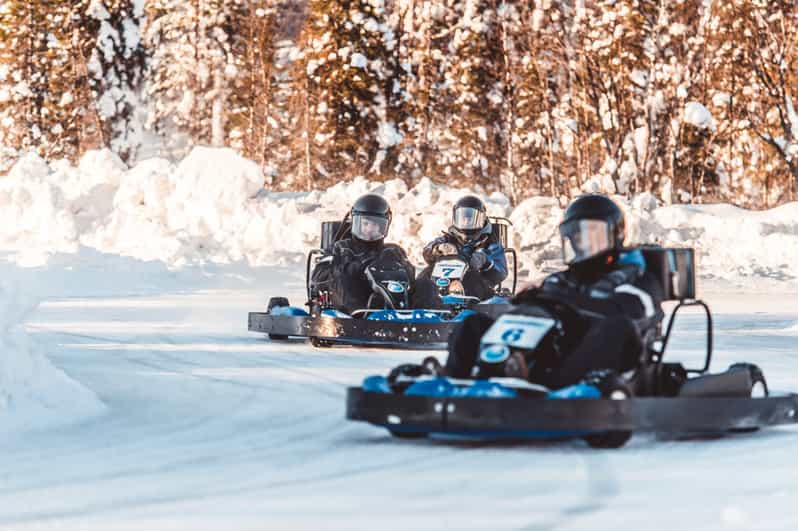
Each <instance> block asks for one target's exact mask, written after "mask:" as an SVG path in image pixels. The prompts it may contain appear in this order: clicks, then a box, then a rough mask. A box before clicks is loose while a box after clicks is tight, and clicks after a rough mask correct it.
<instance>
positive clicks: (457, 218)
mask: <svg viewBox="0 0 798 531" xmlns="http://www.w3.org/2000/svg"><path fill="white" fill-rule="evenodd" d="M454 226H455V227H456V228H458V229H460V230H475V229H481V228H482V227H484V226H485V213H484V212H482V211H481V210H479V209H477V208H471V207H460V208H457V209H455V211H454Z"/></svg>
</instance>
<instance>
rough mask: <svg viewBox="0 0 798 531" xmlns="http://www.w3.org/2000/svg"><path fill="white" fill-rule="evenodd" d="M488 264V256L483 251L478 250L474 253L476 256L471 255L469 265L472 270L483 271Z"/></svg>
mask: <svg viewBox="0 0 798 531" xmlns="http://www.w3.org/2000/svg"><path fill="white" fill-rule="evenodd" d="M487 263H488V255H487V254H485V251H483V250H482V249H477V250H476V251H474V254H472V255H471V260H469V262H468V264H469V265H470V266H471V269H473V270H475V271H482V268H483V267H485V264H487Z"/></svg>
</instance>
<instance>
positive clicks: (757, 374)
mask: <svg viewBox="0 0 798 531" xmlns="http://www.w3.org/2000/svg"><path fill="white" fill-rule="evenodd" d="M733 369H748V371H749V372H750V374H751V390H750V397H751V398H764V397H767V396H768V395H769V394H770V392H769V391H768V384H767V381H765V375H764V373H763V372H762V369H760V368H759V366H758V365H754V364H753V363H734V364H733V365H731V366H729V370H733ZM758 430H759V428H758V427H756V426H752V427H750V428H732V429H730V430H729V431H730V432H731V433H753V432H755V431H758Z"/></svg>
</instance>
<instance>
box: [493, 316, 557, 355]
mask: <svg viewBox="0 0 798 531" xmlns="http://www.w3.org/2000/svg"><path fill="white" fill-rule="evenodd" d="M554 323H555V321H554V319H548V318H545V317H532V316H529V315H511V314H505V315H502V316H501V317H499V318H498V319H497V320H496V322H495V323H493V326H491V327H490V328H489V329H488V331H487V332H485V334H484V335H483V336H482V340H481V341H480V343H481V344H482V345H507V346H509V347H515V348H522V349H527V350H532V349H534V348H535V347H537V346H538V343H539V342H540V340H541V339H543V336H545V335H546V333H547V332H548V331H549V330H551V329H552V327H553V326H554Z"/></svg>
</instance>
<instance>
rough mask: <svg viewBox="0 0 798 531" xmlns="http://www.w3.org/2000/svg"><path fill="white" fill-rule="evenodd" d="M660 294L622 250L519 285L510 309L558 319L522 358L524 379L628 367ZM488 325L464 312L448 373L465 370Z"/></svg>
mask: <svg viewBox="0 0 798 531" xmlns="http://www.w3.org/2000/svg"><path fill="white" fill-rule="evenodd" d="M662 298H663V297H662V292H661V288H660V286H659V283H658V281H657V279H656V278H655V277H654V275H652V274H651V273H649V272H647V271H646V264H645V260H644V258H643V255H642V253H641V252H640V251H639V250H632V251H628V252H622V253H621V254H620V256H619V258H618V259H617V260H613V262H612V263H611V264H609V265H608V266H607V268H605V269H603V270H600V271H597V272H594V273H592V274H591V273H586V272H585V271H583V270H580V268H579V267H577V266H572V267H571V268H569V269H567V270H565V271H562V272H559V273H554V274H552V275H550V276H548V277H547V278H546V279H545V280H544V281H543V283H542V284H541V285H540V286H539V287H532V288H527V289H525V290H523V291H521V292H520V293H518V295H517V296H516V297H515V299H514V300H513V304H516V305H518V306H517V307H516V308H515V309H514V310H513V311H512V313H513V314H522V315H533V316H540V317H554V318H556V319H558V320H559V321H560V323H561V324H562V333H561V334H557V333H550V336H547V338H544V340H542V341H541V343H540V344H539V345H538V347H537V348H536V350H535V352H534V353H530V354H533V356H527V365H528V369H529V373H528V379H529V380H530V381H532V382H534V383H539V384H542V385H545V386H547V387H550V388H553V389H557V388H560V387H564V386H567V385H571V384H574V383H577V382H578V381H579V380H580V379H581V378H582V377H583V376H585V374H586V373H588V372H590V371H591V370H597V369H611V370H614V371H616V372H619V373H622V372H626V371H628V370H631V369H634V368H635V367H636V366H637V365H638V362H639V360H640V356H641V354H642V353H643V350H644V347H645V343H646V340H647V338H648V336H649V334H651V333H652V332H654V331H656V329H657V326H658V324H659V323H660V322H661V320H662V318H663V316H664V314H663V312H662V310H661V308H660V303H661V302H662ZM492 323H493V320H492V319H489V318H486V317H485V316H472V317H471V318H469V319H467V320H466V321H464V323H463V325H462V326H461V327H460V329H459V330H457V331H455V333H453V334H452V336H451V337H450V340H449V357H448V359H447V363H446V372H447V374H448V375H450V376H453V377H468V376H470V375H471V370H472V368H473V366H474V364H475V363H476V360H477V356H478V354H479V342H480V338H481V337H482V334H483V333H484V332H485V331H486V330H487V329H488V328H489V327H490V325H491V324H492Z"/></svg>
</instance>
